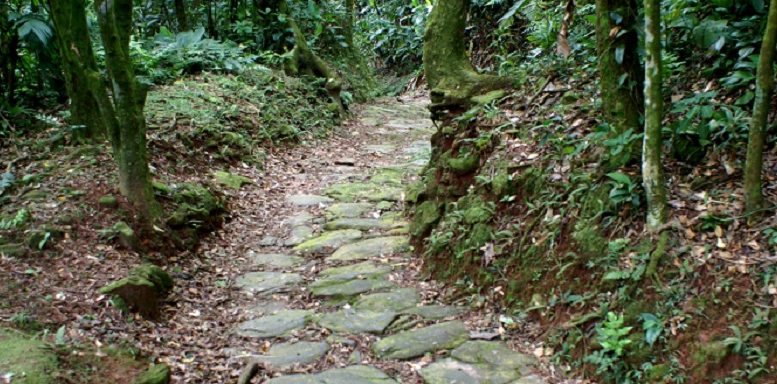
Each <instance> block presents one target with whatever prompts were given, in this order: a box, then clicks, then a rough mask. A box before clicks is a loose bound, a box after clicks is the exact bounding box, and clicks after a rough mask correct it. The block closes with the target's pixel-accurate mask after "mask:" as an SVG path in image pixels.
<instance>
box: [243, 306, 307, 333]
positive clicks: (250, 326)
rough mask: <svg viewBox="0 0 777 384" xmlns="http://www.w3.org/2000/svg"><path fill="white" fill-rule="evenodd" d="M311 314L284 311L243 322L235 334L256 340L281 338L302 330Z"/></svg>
mask: <svg viewBox="0 0 777 384" xmlns="http://www.w3.org/2000/svg"><path fill="white" fill-rule="evenodd" d="M312 314H313V312H311V311H307V310H302V309H284V310H281V311H278V312H276V313H274V314H272V315H267V316H263V317H260V318H258V319H253V320H248V321H245V322H243V323H241V324H240V325H239V326H238V327H237V329H236V330H235V333H237V334H238V335H240V336H244V337H257V338H271V337H278V336H283V335H285V334H287V333H289V332H291V331H293V330H295V329H301V328H304V327H305V325H307V323H308V321H309V318H310V316H311V315H312Z"/></svg>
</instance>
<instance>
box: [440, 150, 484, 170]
mask: <svg viewBox="0 0 777 384" xmlns="http://www.w3.org/2000/svg"><path fill="white" fill-rule="evenodd" d="M479 166H480V157H479V156H477V155H474V154H471V153H467V154H459V157H455V158H454V157H451V158H450V159H448V167H449V168H450V169H451V171H452V172H453V173H456V174H459V175H464V174H468V173H472V172H474V171H475V170H477V169H478V167H479Z"/></svg>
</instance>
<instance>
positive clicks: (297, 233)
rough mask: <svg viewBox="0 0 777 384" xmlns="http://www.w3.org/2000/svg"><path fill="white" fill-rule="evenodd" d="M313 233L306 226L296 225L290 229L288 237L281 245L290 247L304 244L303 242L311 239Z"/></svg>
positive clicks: (311, 229)
mask: <svg viewBox="0 0 777 384" xmlns="http://www.w3.org/2000/svg"><path fill="white" fill-rule="evenodd" d="M314 233H315V231H313V228H311V227H308V226H307V225H298V226H296V227H294V228H292V229H291V233H289V236H288V237H287V238H286V239H285V240H283V245H285V246H287V247H291V246H295V245H297V244H301V243H303V242H305V240H308V239H310V238H311V237H313V236H314Z"/></svg>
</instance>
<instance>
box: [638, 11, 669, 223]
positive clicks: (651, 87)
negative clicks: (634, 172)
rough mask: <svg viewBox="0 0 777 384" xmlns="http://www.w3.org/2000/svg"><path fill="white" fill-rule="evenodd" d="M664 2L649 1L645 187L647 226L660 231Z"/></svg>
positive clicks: (664, 216) (663, 212) (663, 213)
mask: <svg viewBox="0 0 777 384" xmlns="http://www.w3.org/2000/svg"><path fill="white" fill-rule="evenodd" d="M661 81H662V80H661V0H645V136H644V141H643V148H642V184H643V186H644V188H645V195H646V196H647V205H648V214H647V226H648V228H649V229H651V230H655V229H658V228H659V227H660V226H661V225H662V224H664V223H665V222H666V219H667V208H666V185H665V181H664V170H663V168H662V166H661V119H662V117H663V96H662V94H661Z"/></svg>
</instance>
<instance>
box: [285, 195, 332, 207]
mask: <svg viewBox="0 0 777 384" xmlns="http://www.w3.org/2000/svg"><path fill="white" fill-rule="evenodd" d="M286 202H288V203H289V204H291V205H294V206H297V207H310V206H318V205H321V204H332V203H334V202H335V201H334V199H332V198H331V197H327V196H319V195H291V196H286Z"/></svg>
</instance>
